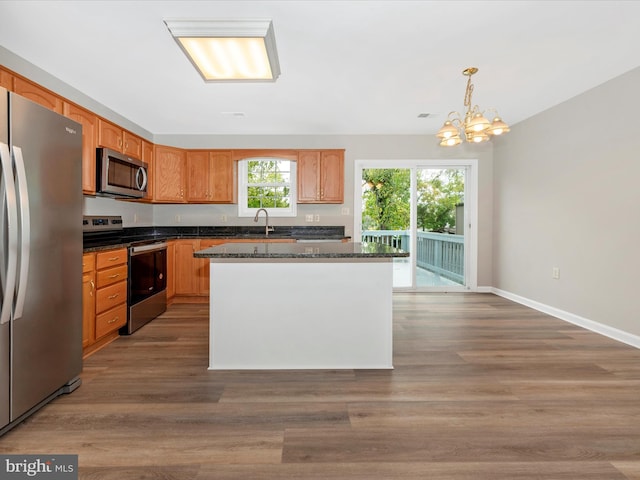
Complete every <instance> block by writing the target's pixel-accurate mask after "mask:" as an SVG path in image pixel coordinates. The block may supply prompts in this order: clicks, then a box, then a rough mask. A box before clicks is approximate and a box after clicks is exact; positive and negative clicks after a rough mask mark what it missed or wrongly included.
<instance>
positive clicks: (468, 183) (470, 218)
mask: <svg viewBox="0 0 640 480" xmlns="http://www.w3.org/2000/svg"><path fill="white" fill-rule="evenodd" d="M354 165H355V168H354V189H353V192H354V194H353V238H354V241H360V239H361V238H362V171H363V170H364V169H367V168H376V169H394V168H399V169H410V170H411V195H410V202H411V215H410V216H411V222H410V230H411V235H410V238H411V240H410V250H411V252H416V247H417V215H416V209H417V195H416V193H417V174H416V172H417V170H418V169H423V168H442V169H447V168H464V169H465V191H464V198H465V201H464V229H465V231H464V279H465V282H464V285H460V286H444V285H443V286H432V287H417V286H416V271H417V270H416V269H417V260H416V256H415V255H412V256H411V278H412V280H411V286H410V287H394V290H395V291H419V292H469V291H472V292H476V291H478V235H477V230H478V228H477V226H476V225H477V218H478V160H477V159H475V158H474V159H451V160H356V161H355V162H354Z"/></svg>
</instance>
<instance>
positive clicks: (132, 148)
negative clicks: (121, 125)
mask: <svg viewBox="0 0 640 480" xmlns="http://www.w3.org/2000/svg"><path fill="white" fill-rule="evenodd" d="M122 142H123V147H122V153H124V154H125V155H131V156H132V157H133V158H137V159H138V160H142V138H140V137H138V136H137V135H134V134H133V133H130V132H127V131H126V130H124V131H123V132H122Z"/></svg>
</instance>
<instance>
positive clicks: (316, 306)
mask: <svg viewBox="0 0 640 480" xmlns="http://www.w3.org/2000/svg"><path fill="white" fill-rule="evenodd" d="M392 260H393V259H392V258H349V259H335V258H309V259H303V260H301V259H287V258H284V259H258V258H254V259H246V258H244V259H241V258H234V259H229V258H211V265H210V266H211V271H210V279H211V284H210V292H211V293H210V331H209V335H210V339H209V340H210V341H209V349H210V350H209V369H210V370H239V369H240V370H243V369H244V370H247V369H250V370H254V369H261V370H264V369H390V368H393V358H392V357H393V334H392V329H393V325H392V314H393V313H392V292H393V285H392V282H393V270H392V268H393V264H392Z"/></svg>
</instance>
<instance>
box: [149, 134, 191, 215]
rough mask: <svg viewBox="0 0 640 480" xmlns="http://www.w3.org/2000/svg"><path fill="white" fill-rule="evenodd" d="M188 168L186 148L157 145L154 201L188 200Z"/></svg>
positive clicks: (154, 167)
mask: <svg viewBox="0 0 640 480" xmlns="http://www.w3.org/2000/svg"><path fill="white" fill-rule="evenodd" d="M186 170H187V169H186V155H185V151H184V150H182V149H180V148H174V147H166V146H163V145H156V146H155V150H154V158H153V200H154V202H166V203H184V202H186V194H185V190H186V186H187V180H186Z"/></svg>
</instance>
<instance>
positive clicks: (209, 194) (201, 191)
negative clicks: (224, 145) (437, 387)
mask: <svg viewBox="0 0 640 480" xmlns="http://www.w3.org/2000/svg"><path fill="white" fill-rule="evenodd" d="M235 172H236V170H235V163H234V162H233V159H232V157H231V150H189V151H188V152H187V201H188V202H194V203H196V202H197V203H233V202H234V201H235V191H236V189H235V181H236V174H235Z"/></svg>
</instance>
